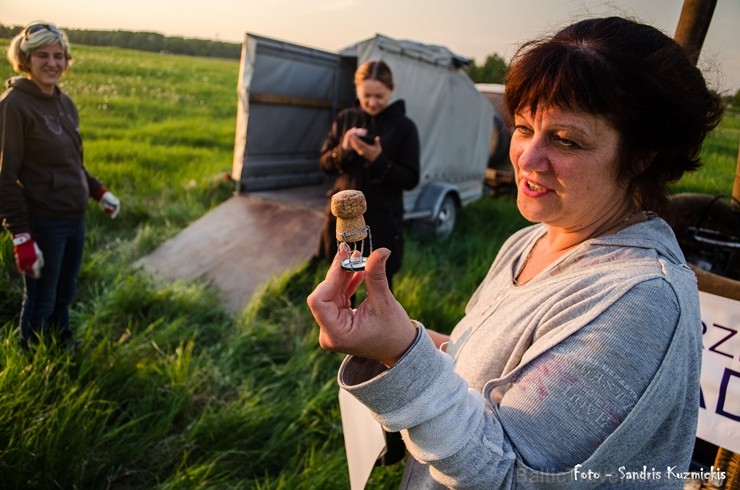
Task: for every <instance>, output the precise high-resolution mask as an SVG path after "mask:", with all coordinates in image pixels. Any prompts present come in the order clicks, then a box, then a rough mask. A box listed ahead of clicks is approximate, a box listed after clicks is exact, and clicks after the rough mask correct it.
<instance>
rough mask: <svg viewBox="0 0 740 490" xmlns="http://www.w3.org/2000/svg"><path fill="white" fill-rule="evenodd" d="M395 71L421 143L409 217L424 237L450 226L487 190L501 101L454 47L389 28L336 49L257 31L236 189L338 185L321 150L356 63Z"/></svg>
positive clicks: (247, 63) (242, 100) (245, 65)
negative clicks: (380, 63)
mask: <svg viewBox="0 0 740 490" xmlns="http://www.w3.org/2000/svg"><path fill="white" fill-rule="evenodd" d="M378 59H382V60H384V61H385V62H386V63H388V65H389V66H390V68H391V70H392V71H393V75H394V81H395V83H396V90H395V91H394V96H393V100H396V99H403V100H404V101H405V103H406V111H407V115H408V116H409V117H410V118H411V119H412V120H413V121H414V122H415V123H416V125H417V128H418V130H419V137H420V143H421V161H420V166H421V175H420V183H419V185H418V186H417V187H416V188H415V189H413V190H410V191H406V192H404V218H405V220H406V221H407V222H408V223H409V224H410V226H411V228H412V229H413V230H414V231H415V232H417V233H421V234H424V235H429V234H433V235H447V234H449V233H451V232H452V230H453V229H454V226H455V222H456V219H457V213H458V211H459V210H460V209H461V208H462V207H463V206H465V205H467V204H468V203H470V202H473V201H475V200H477V199H479V198H480V197H481V196H482V195H483V193H484V181H485V173H486V168H487V163H488V160H489V155H490V153H491V151H492V149H491V137H492V128H493V123H494V115H495V113H494V108H493V107H492V105H491V104H490V103H489V102H488V101H487V100H486V98H485V97H484V96H483V95H482V94H481V93H480V92H479V91H478V90H477V89H476V87H475V84H473V82H472V81H471V80H470V78H469V77H468V76H467V74H466V73H465V71H464V68H465V66H466V65H467V64H468V63H469V60H467V59H465V58H463V57H461V56H458V55H456V54H454V53H453V52H451V51H450V50H449V49H447V48H445V47H442V46H436V45H427V44H422V43H418V42H415V41H409V40H397V39H393V38H390V37H388V36H384V35H380V34H378V35H376V36H374V37H372V38H370V39H366V40H364V41H360V42H357V43H355V44H353V45H351V46H349V47H347V48H345V49H343V50H341V51H339V52H337V53H332V52H328V51H323V50H319V49H315V48H311V47H307V46H301V45H297V44H293V43H287V42H283V41H279V40H276V39H271V38H267V37H263V36H259V35H255V34H251V33H247V34H246V35H245V40H244V43H243V45H242V54H241V63H240V68H239V80H238V86H237V93H238V95H237V96H238V109H237V120H236V138H235V145H234V161H233V168H232V178H233V179H234V180H235V182H236V186H237V193H238V194H240V195H245V194H249V193H253V192H259V191H265V190H272V191H274V190H280V189H285V190H286V192H289V189H291V188H294V187H301V186H314V187H315V188H316V189H317V191H316V192H317V193H322V194H324V193H326V191H327V190H328V189H329V188H330V187H331V181H330V180H329V177H327V176H325V175H324V174H323V173H322V172H321V170H320V168H319V164H318V158H319V149H320V147H321V145H322V143H323V141H324V139H325V138H326V136H327V134H328V132H329V129H330V127H331V124H332V122H333V121H334V120H335V118H336V116H337V113H338V112H339V111H340V110H342V109H343V108H345V107H349V106H351V105H353V104H354V103H355V90H354V85H353V77H354V72H355V70H356V68H357V66H358V65H359V64H361V63H363V62H365V61H367V60H378Z"/></svg>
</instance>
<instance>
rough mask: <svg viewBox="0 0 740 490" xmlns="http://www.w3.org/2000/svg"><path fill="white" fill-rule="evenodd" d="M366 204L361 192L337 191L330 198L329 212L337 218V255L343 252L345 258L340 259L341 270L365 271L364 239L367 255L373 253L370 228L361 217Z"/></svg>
mask: <svg viewBox="0 0 740 490" xmlns="http://www.w3.org/2000/svg"><path fill="white" fill-rule="evenodd" d="M365 211H367V202H366V201H365V195H364V194H363V193H362V191H355V190H346V191H339V192H337V193H336V194H334V195H333V196H332V198H331V212H332V214H333V215H334V216H336V218H337V229H336V238H337V253H340V252H341V251H344V252H345V253H346V254H347V258H344V259H341V264H342V268H343V269H345V270H349V271H361V270H365V264H366V263H367V256H366V255H365V239H366V238H367V239H368V246H369V250H368V254H370V252H372V251H373V240H372V234H371V232H370V227H369V226H367V225H366V224H365V217H364V216H363V215H364V214H365ZM340 257H341V254H340Z"/></svg>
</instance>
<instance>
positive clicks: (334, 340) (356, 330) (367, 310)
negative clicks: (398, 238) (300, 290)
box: [307, 248, 416, 367]
mask: <svg viewBox="0 0 740 490" xmlns="http://www.w3.org/2000/svg"><path fill="white" fill-rule="evenodd" d="M343 253H345V252H344V251H342V250H340V254H343ZM389 255H390V250H388V249H387V248H379V249H377V250H375V251H373V252H372V253H371V254H370V257H368V260H367V264H366V265H365V271H364V272H350V271H345V270H344V269H342V267H341V266H340V264H339V260H340V255H339V254H338V255H337V257H335V258H334V262H333V263H332V265H331V267H330V268H329V272H327V274H326V279H324V281H323V282H322V283H321V284H319V285H318V286H317V287H316V289H315V290H314V291H313V292H312V293H311V294H310V295H309V296H308V299H307V302H308V307H309V308H310V309H311V313H313V316H314V318H315V319H316V322H317V323H318V324H319V328H320V333H319V345H321V348H322V349H325V350H330V351H334V352H342V353H345V354H351V355H354V356H358V357H362V358H365V359H373V360H376V361H379V362H382V363H383V364H385V365H386V366H389V367H390V366H392V365H393V364H395V363H396V361H398V359H400V358H401V356H403V354H404V353H405V352H406V351H407V350H408V348H409V347H410V346H411V344H412V343H413V342H414V340H415V339H416V327H415V326H414V324H413V323H411V320H410V319H409V316H408V314H407V313H406V311H405V310H404V309H403V307H402V306H401V304H400V303H399V302H398V301H396V298H394V297H393V293H391V291H390V289H389V288H388V280H387V278H386V275H385V262H386V260H387V259H388V256H389ZM363 279H364V281H365V289H366V291H367V298H366V299H365V301H363V302H362V303H361V304H360V306H359V307H358V308H357V309H356V310H353V309H352V307H351V304H350V297H351V296H352V295H353V294H354V293H355V291H356V290H357V287H358V286H359V285H360V284H361V283H362V281H363Z"/></svg>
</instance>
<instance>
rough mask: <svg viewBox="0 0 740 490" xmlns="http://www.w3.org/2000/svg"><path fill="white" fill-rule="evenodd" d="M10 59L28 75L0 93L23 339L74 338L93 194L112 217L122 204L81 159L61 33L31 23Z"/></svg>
mask: <svg viewBox="0 0 740 490" xmlns="http://www.w3.org/2000/svg"><path fill="white" fill-rule="evenodd" d="M8 60H9V61H10V63H11V64H12V65H13V69H14V70H15V71H16V72H18V73H21V74H22V75H24V76H19V77H14V78H11V79H10V80H8V81H7V83H6V86H7V90H6V91H5V92H4V93H3V94H2V95H1V96H0V219H2V223H3V226H4V227H5V229H7V230H8V231H9V232H10V234H11V235H12V238H13V252H14V254H15V262H16V266H17V268H18V270H19V271H20V272H21V273H22V274H23V277H24V281H25V283H24V293H23V306H22V309H21V319H20V332H21V345H22V346H24V347H26V346H27V345H28V343H29V342H34V341H36V340H38V338H39V337H44V338H48V339H50V340H51V339H55V340H56V341H57V342H59V343H64V344H67V345H74V343H73V342H71V340H72V331H71V330H70V325H69V305H70V303H71V301H72V297H73V295H74V292H75V289H76V287H77V276H78V274H79V271H80V266H81V264H82V255H83V248H84V244H85V214H86V211H87V206H88V200H89V198H91V197H92V198H94V199H95V200H97V201H98V203H99V204H100V207H101V208H102V209H103V211H105V212H106V213H108V214H109V215H110V217H111V218H115V217H116V216H117V215H118V212H119V211H120V209H121V203H120V201H119V200H118V198H117V197H116V196H115V195H113V194H112V193H111V192H109V191H108V190H107V189H106V188H105V187H104V186H103V184H102V183H101V182H100V181H98V180H97V179H96V178H94V177H93V176H91V175H90V174H89V173H88V171H87V170H86V169H85V167H84V165H83V163H82V160H83V159H82V139H81V137H80V131H79V127H80V124H79V116H78V113H77V107H76V106H75V104H74V102H72V99H70V98H69V97H68V96H67V95H66V94H65V93H64V92H62V91H61V90H60V88H59V87H58V86H57V83H58V82H59V79H60V78H61V77H62V75H63V74H64V72H65V71H66V70H67V68H69V65H70V63H71V60H72V55H71V53H70V46H69V41H68V39H67V36H66V35H65V34H64V32H62V31H61V30H59V29H58V28H57V27H56V26H54V25H52V24H47V23H44V22H33V23H31V24H29V25H28V26H27V27H26V28H25V29H23V31H22V32H21V33H20V34H18V35H17V36H15V37H14V38H13V39H12V41H11V42H10V45H9V47H8Z"/></svg>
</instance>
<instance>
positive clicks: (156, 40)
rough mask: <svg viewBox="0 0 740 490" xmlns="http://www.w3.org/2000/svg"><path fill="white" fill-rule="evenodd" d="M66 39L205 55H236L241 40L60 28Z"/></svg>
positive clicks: (2, 30) (3, 29) (7, 30)
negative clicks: (234, 41) (238, 41)
mask: <svg viewBox="0 0 740 490" xmlns="http://www.w3.org/2000/svg"><path fill="white" fill-rule="evenodd" d="M63 29H64V32H66V33H67V37H69V42H70V43H72V44H73V45H74V44H85V45H89V46H115V47H118V48H128V49H138V50H140V51H151V52H154V53H170V54H181V55H188V56H201V57H206V58H224V59H237V60H238V59H239V58H240V57H241V49H242V48H241V43H229V42H222V41H210V40H206V39H195V38H184V37H178V36H165V35H163V34H159V33H157V32H138V31H137V32H134V31H103V30H85V29H70V28H66V27H65V28H63ZM22 30H23V26H6V25H3V24H0V36H2V37H3V38H5V39H12V38H13V37H14V36H15V35H17V34H18V33H19V32H21V31H22Z"/></svg>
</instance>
